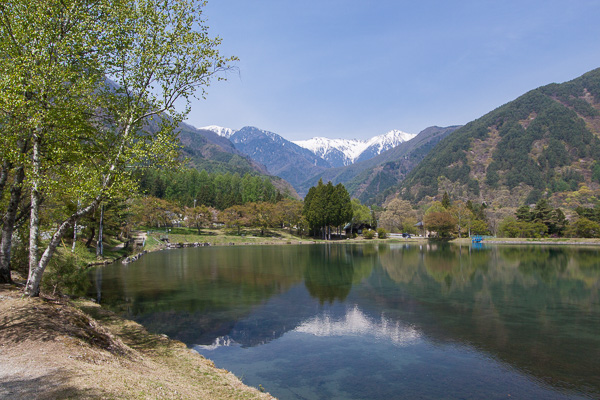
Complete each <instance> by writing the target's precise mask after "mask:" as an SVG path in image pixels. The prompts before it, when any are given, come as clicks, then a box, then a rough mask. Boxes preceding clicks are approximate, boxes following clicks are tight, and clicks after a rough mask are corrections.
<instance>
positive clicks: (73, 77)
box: [0, 0, 234, 296]
mask: <svg viewBox="0 0 600 400" xmlns="http://www.w3.org/2000/svg"><path fill="white" fill-rule="evenodd" d="M204 4H205V3H204V2H199V1H196V0H163V1H159V0H112V1H109V0H95V1H81V0H43V1H38V2H33V3H31V2H28V1H19V0H9V1H6V2H4V3H3V4H2V5H1V6H0V12H1V14H2V15H1V18H2V23H3V32H2V34H3V37H2V42H1V43H2V46H3V49H2V55H3V57H2V60H1V61H0V62H2V63H3V65H2V66H3V67H7V69H5V70H6V71H8V74H6V76H3V78H2V81H1V85H2V90H3V91H2V94H0V96H1V97H2V98H1V99H0V107H2V112H3V117H5V118H12V120H14V121H16V122H18V123H19V124H16V123H15V124H14V125H18V126H19V128H20V129H16V130H14V134H13V135H12V136H11V137H9V138H8V139H7V140H3V143H2V146H3V147H2V150H3V159H4V158H5V157H4V152H5V150H7V149H10V148H14V144H15V143H17V142H18V141H19V140H26V141H29V143H30V149H29V150H28V152H27V156H28V157H26V162H25V163H23V167H24V168H25V177H26V178H25V179H26V182H27V184H28V186H29V188H30V192H31V213H30V239H29V277H28V281H27V285H26V290H25V291H26V293H27V294H28V295H30V296H37V295H38V294H39V284H40V281H41V277H42V274H43V272H44V270H45V268H46V266H47V265H48V262H49V261H50V259H51V257H52V256H53V254H54V252H55V250H56V247H57V246H58V244H59V243H60V240H61V239H62V237H63V236H64V234H65V233H66V231H67V230H68V228H69V227H71V226H72V225H73V223H74V222H75V221H76V220H77V219H79V218H81V217H83V216H85V215H87V214H88V213H90V212H92V211H93V210H95V209H96V208H97V207H98V206H99V205H100V203H101V202H102V201H104V200H106V199H109V198H114V197H117V196H124V195H126V194H127V193H130V192H131V191H132V190H134V189H135V181H134V180H133V178H132V176H131V172H132V171H133V169H134V168H138V167H141V166H145V165H150V164H156V163H169V162H171V161H172V160H174V158H175V156H176V154H177V148H178V144H177V143H178V142H177V130H176V127H177V125H178V123H179V122H180V121H181V120H182V119H183V118H184V117H185V115H186V114H187V113H188V112H189V101H190V99H191V98H192V97H194V96H197V97H203V96H204V95H205V90H206V88H207V87H208V85H209V84H210V82H211V80H212V79H213V78H217V79H221V78H222V75H223V73H224V72H226V71H227V70H228V69H229V68H231V67H230V63H231V62H232V61H233V60H234V59H233V58H229V59H227V58H223V57H222V56H221V55H220V54H219V51H218V49H217V48H218V45H219V44H220V39H218V38H211V37H210V36H209V35H208V29H207V27H206V24H205V21H204V20H203V18H202V7H203V6H204ZM11 142H12V143H11ZM48 197H52V198H55V199H58V198H61V199H65V200H67V201H71V202H74V201H79V202H80V204H81V206H80V207H78V208H77V210H76V211H75V212H73V213H70V214H67V213H64V215H63V216H62V218H60V219H59V220H56V221H53V223H52V228H53V229H52V231H51V232H50V233H51V236H50V239H49V240H48V241H47V243H44V246H43V249H41V248H39V244H40V243H41V241H40V226H41V222H40V207H41V200H42V198H44V199H46V198H48Z"/></svg>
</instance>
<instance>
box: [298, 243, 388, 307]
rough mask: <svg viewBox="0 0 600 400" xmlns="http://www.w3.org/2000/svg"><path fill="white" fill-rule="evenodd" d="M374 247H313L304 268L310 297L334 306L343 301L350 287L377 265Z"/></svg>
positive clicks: (305, 281) (335, 245)
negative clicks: (335, 302)
mask: <svg viewBox="0 0 600 400" xmlns="http://www.w3.org/2000/svg"><path fill="white" fill-rule="evenodd" d="M377 249H378V248H377V247H375V246H340V245H337V244H334V245H323V246H313V247H312V248H310V250H309V254H310V259H309V260H308V262H307V263H306V265H305V268H304V284H305V286H306V289H307V290H308V292H309V293H310V295H311V296H312V297H314V298H316V299H318V300H319V302H320V303H321V305H323V304H324V303H325V302H328V303H330V304H331V303H333V302H334V301H335V300H339V301H344V300H345V299H346V297H347V296H348V294H349V293H350V290H351V289H352V285H353V284H355V283H358V282H360V281H361V280H362V279H364V278H365V277H367V276H368V275H369V274H370V273H371V269H372V268H373V266H374V265H375V263H376V262H377Z"/></svg>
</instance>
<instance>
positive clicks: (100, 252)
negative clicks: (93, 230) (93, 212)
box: [96, 207, 104, 257]
mask: <svg viewBox="0 0 600 400" xmlns="http://www.w3.org/2000/svg"><path fill="white" fill-rule="evenodd" d="M103 225H104V207H100V228H99V229H98V242H97V243H96V257H102V256H103V255H104V248H103V247H102V241H103V240H104V238H103V237H102V227H103Z"/></svg>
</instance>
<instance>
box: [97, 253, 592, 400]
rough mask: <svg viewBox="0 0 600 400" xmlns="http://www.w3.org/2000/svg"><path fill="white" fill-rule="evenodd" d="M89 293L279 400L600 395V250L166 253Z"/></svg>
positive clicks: (116, 269)
mask: <svg viewBox="0 0 600 400" xmlns="http://www.w3.org/2000/svg"><path fill="white" fill-rule="evenodd" d="M91 278H92V280H93V285H92V286H93V291H92V292H91V293H90V296H93V297H94V298H97V299H98V300H99V301H100V303H101V304H102V305H103V306H105V307H107V308H109V309H111V310H113V311H116V312H117V313H119V314H120V315H122V316H124V317H126V318H129V319H133V320H135V321H137V322H139V323H141V324H142V325H144V326H145V327H147V329H148V330H149V331H151V332H155V333H161V334H166V335H168V336H169V337H171V338H173V339H178V340H180V341H182V342H184V343H186V344H187V345H188V346H189V347H190V348H193V349H195V350H196V351H198V352H199V353H200V354H202V355H203V356H205V357H207V358H209V359H211V360H213V361H214V362H215V364H216V365H217V366H218V367H221V368H225V369H228V370H230V371H232V372H233V373H234V374H236V375H237V376H238V377H240V378H241V379H242V380H243V381H244V383H246V384H248V385H251V386H255V387H259V385H261V386H262V387H263V388H264V389H265V390H266V391H268V392H270V393H271V394H272V395H274V396H276V397H278V398H280V399H396V398H406V399H484V398H485V399H507V398H515V399H534V398H535V399H538V398H543V399H579V398H588V399H590V398H591V399H597V398H599V397H600V248H597V247H591V246H590V247H571V246H569V247H567V246H555V247H547V246H488V245H483V246H481V245H478V246H475V245H474V246H458V245H436V244H422V245H418V244H417V245H408V244H403V243H390V244H378V243H376V242H373V243H367V244H356V245H353V244H341V243H333V244H315V245H287V246H230V247H200V248H188V249H178V250H168V251H161V252H157V253H151V254H147V255H145V256H143V257H142V258H141V259H140V260H138V261H136V262H134V263H132V264H129V265H122V264H113V265H109V266H106V267H103V268H97V269H95V270H94V271H93V272H92V273H91Z"/></svg>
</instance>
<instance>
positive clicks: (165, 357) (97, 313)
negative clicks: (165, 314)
mask: <svg viewBox="0 0 600 400" xmlns="http://www.w3.org/2000/svg"><path fill="white" fill-rule="evenodd" d="M57 398H78V399H106V398H113V399H132V398H134V399H272V397H271V396H270V395H268V394H267V393H261V392H259V391H258V390H256V389H254V388H249V387H247V386H245V385H243V384H242V382H241V381H240V380H239V379H238V378H236V377H235V376H234V375H233V374H231V373H229V372H227V371H225V370H222V369H218V368H215V367H214V364H213V363H212V362H211V361H209V360H206V359H205V358H203V357H202V356H200V355H199V354H197V353H195V352H193V351H192V350H190V349H188V348H187V347H186V346H185V345H184V344H183V343H181V342H178V341H174V340H170V339H168V338H166V337H163V336H159V335H152V334H149V333H148V332H147V331H146V330H145V329H144V328H143V327H142V326H141V325H139V324H137V323H135V322H133V321H127V320H123V319H120V318H118V317H117V316H116V315H115V314H113V313H111V312H109V311H107V310H104V309H102V308H101V307H99V306H98V305H97V304H95V303H93V302H91V301H77V302H76V303H75V304H73V303H71V302H70V301H68V300H66V299H64V298H50V297H41V298H33V299H32V298H27V297H25V298H24V297H22V295H21V293H20V291H18V290H17V289H16V288H15V287H14V286H10V285H0V399H57Z"/></svg>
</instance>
